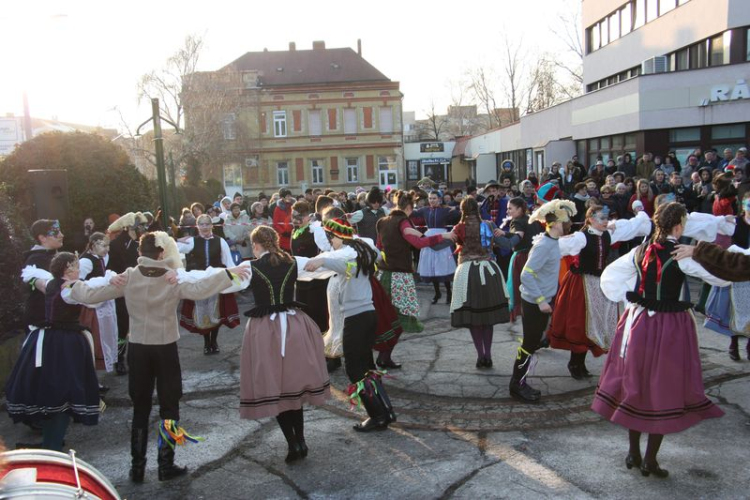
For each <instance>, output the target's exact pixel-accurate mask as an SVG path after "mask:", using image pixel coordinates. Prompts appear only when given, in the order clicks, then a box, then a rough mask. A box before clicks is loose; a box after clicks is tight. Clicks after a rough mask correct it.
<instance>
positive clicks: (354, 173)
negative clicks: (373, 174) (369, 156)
mask: <svg viewBox="0 0 750 500" xmlns="http://www.w3.org/2000/svg"><path fill="white" fill-rule="evenodd" d="M346 182H359V158H347V159H346Z"/></svg>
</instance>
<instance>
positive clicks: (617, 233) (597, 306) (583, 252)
mask: <svg viewBox="0 0 750 500" xmlns="http://www.w3.org/2000/svg"><path fill="white" fill-rule="evenodd" d="M609 215H610V211H609V208H608V207H607V206H602V205H592V206H591V207H590V208H589V209H588V210H587V211H586V219H585V221H584V226H583V229H581V231H577V232H575V233H573V234H572V235H571V236H568V237H565V238H560V254H561V255H562V256H566V255H571V256H574V260H573V263H572V265H571V266H570V269H569V270H568V272H567V273H566V274H565V277H564V278H563V279H562V281H561V282H560V292H559V293H558V294H557V298H556V299H555V307H554V311H555V312H554V313H553V314H552V324H551V326H550V329H549V332H548V334H547V337H548V338H549V342H550V346H551V347H553V348H555V349H565V350H568V351H570V362H569V363H568V370H569V371H570V375H571V377H573V378H574V379H576V380H581V379H583V378H584V377H590V376H591V374H590V373H589V371H588V370H587V369H586V353H587V352H588V351H591V352H592V353H593V354H594V356H601V355H602V354H604V353H606V352H607V351H608V350H609V346H610V344H611V343H612V335H614V332H615V328H616V327H617V318H618V317H619V311H618V304H616V303H615V302H611V301H609V300H607V298H606V297H605V296H604V294H602V291H601V288H600V287H599V279H600V278H599V277H600V276H601V275H602V271H604V268H605V267H606V265H607V262H608V260H607V258H608V256H609V252H610V250H611V246H612V245H613V244H615V243H617V242H618V241H630V240H631V239H633V238H636V237H639V236H640V237H643V236H648V234H649V232H650V231H651V221H650V220H649V218H648V216H647V215H646V213H645V212H643V211H641V212H639V213H638V215H637V216H636V217H634V218H632V219H623V220H618V221H615V222H613V223H611V224H610V222H609Z"/></svg>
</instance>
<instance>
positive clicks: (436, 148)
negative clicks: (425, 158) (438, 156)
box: [419, 142, 445, 153]
mask: <svg viewBox="0 0 750 500" xmlns="http://www.w3.org/2000/svg"><path fill="white" fill-rule="evenodd" d="M444 151H445V146H444V145H443V143H442V142H425V143H422V144H420V145H419V152H420V153H442V152H444Z"/></svg>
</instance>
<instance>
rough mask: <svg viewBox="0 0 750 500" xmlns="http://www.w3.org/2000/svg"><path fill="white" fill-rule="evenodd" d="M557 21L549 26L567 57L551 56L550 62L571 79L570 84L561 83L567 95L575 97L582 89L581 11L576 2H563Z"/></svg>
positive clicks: (582, 48) (569, 0)
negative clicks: (564, 49)
mask: <svg viewBox="0 0 750 500" xmlns="http://www.w3.org/2000/svg"><path fill="white" fill-rule="evenodd" d="M562 12H563V13H562V14H560V16H559V17H558V21H559V23H558V24H557V25H554V26H552V27H551V28H550V31H552V33H553V34H554V35H555V37H557V39H558V40H559V41H560V43H562V44H563V46H564V47H565V48H566V49H567V51H566V52H567V54H566V55H567V56H568V57H556V58H551V59H550V61H551V62H552V64H553V65H554V66H555V67H556V68H557V69H559V70H561V72H562V73H563V74H564V75H565V76H566V77H567V78H569V79H570V80H571V84H568V85H563V86H562V88H563V89H564V90H565V92H566V94H567V95H568V97H571V98H572V97H577V96H579V95H581V93H582V91H583V56H584V46H583V29H582V27H581V13H580V5H579V3H578V2H576V3H575V4H574V3H573V2H572V1H571V0H567V1H565V2H563V8H562Z"/></svg>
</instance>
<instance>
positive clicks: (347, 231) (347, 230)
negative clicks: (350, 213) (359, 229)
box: [323, 218, 354, 240]
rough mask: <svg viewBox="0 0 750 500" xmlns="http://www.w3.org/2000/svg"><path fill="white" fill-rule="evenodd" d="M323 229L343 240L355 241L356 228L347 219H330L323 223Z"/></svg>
mask: <svg viewBox="0 0 750 500" xmlns="http://www.w3.org/2000/svg"><path fill="white" fill-rule="evenodd" d="M323 229H325V231H326V232H327V233H330V234H332V235H334V236H336V237H338V238H341V239H342V240H351V239H354V228H353V227H352V225H351V224H349V221H348V220H346V219H340V218H335V219H328V220H327V221H325V222H324V223H323Z"/></svg>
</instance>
